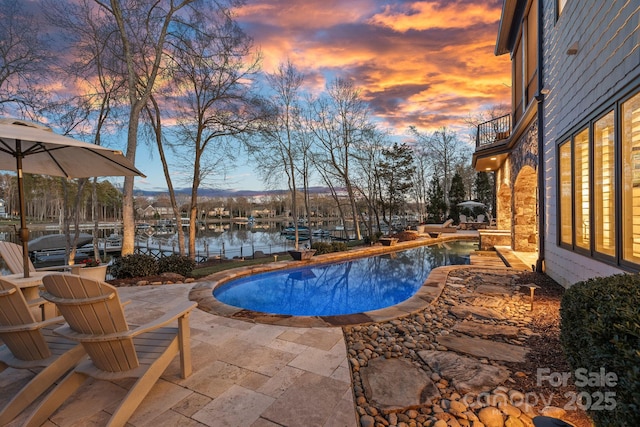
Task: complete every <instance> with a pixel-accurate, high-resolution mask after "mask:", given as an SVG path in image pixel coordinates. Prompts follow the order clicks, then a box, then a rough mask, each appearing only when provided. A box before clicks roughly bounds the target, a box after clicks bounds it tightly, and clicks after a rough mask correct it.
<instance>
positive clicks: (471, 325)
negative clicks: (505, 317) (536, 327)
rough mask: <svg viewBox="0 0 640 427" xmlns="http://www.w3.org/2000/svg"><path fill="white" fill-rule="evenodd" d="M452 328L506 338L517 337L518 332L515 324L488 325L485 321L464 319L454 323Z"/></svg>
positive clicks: (478, 334) (472, 333)
mask: <svg viewBox="0 0 640 427" xmlns="http://www.w3.org/2000/svg"><path fill="white" fill-rule="evenodd" d="M453 330H454V331H456V332H460V333H463V334H467V335H473V336H504V337H507V338H517V337H518V333H519V332H520V330H519V328H518V327H517V326H509V325H488V324H486V323H480V322H474V321H469V320H465V321H464V322H460V323H456V324H455V325H454V326H453Z"/></svg>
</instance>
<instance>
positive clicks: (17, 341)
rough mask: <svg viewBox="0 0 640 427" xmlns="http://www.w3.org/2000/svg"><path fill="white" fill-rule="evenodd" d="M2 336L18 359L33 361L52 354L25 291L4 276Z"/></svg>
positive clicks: (0, 284)
mask: <svg viewBox="0 0 640 427" xmlns="http://www.w3.org/2000/svg"><path fill="white" fill-rule="evenodd" d="M0 339H2V341H3V342H4V343H5V344H6V346H7V347H8V348H9V350H11V353H13V355H14V356H15V357H16V358H17V359H20V360H26V361H32V360H42V359H46V358H48V357H50V356H51V351H50V350H49V345H48V344H47V341H46V340H45V337H44V335H43V334H42V330H41V326H40V325H39V324H38V322H37V321H36V319H35V318H34V317H33V313H32V312H31V309H30V308H29V306H28V304H27V301H26V300H25V298H24V295H23V294H22V291H20V289H19V288H18V287H17V286H16V285H14V284H13V283H11V282H9V281H7V280H4V279H0Z"/></svg>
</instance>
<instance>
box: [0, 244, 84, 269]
mask: <svg viewBox="0 0 640 427" xmlns="http://www.w3.org/2000/svg"><path fill="white" fill-rule="evenodd" d="M0 257H2V259H3V260H4V262H5V264H6V265H7V268H8V269H9V271H11V272H12V273H13V274H24V267H23V260H22V246H20V245H16V244H15V243H11V242H5V241H0ZM28 267H29V275H32V274H33V273H38V272H51V271H62V270H70V271H72V272H74V273H75V272H77V270H76V269H79V268H81V267H82V265H56V266H52V267H43V268H38V269H36V268H35V267H34V266H33V263H32V262H31V260H29V264H28ZM44 274H47V273H42V274H41V276H43V275H44Z"/></svg>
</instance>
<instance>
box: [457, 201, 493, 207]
mask: <svg viewBox="0 0 640 427" xmlns="http://www.w3.org/2000/svg"><path fill="white" fill-rule="evenodd" d="M457 206H460V207H461V208H469V209H473V208H486V206H485V205H484V203H480V202H476V201H475V200H467V201H465V202H460V203H458V205H457Z"/></svg>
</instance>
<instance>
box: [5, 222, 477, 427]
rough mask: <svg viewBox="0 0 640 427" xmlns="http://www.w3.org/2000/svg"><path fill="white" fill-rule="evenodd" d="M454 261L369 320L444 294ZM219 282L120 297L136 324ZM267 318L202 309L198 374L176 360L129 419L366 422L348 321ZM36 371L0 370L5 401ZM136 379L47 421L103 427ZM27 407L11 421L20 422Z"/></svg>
mask: <svg viewBox="0 0 640 427" xmlns="http://www.w3.org/2000/svg"><path fill="white" fill-rule="evenodd" d="M457 234H458V233H457ZM462 234H463V233H459V234H458V235H459V236H460V235H462ZM465 234H466V233H465ZM466 237H473V235H472V234H471V233H469V234H467V235H466ZM424 243H425V242H422V244H424ZM396 249H398V248H396ZM371 250H376V251H377V250H378V249H376V248H371ZM453 268H458V267H457V266H452V267H442V268H439V269H436V270H434V271H433V272H432V273H431V275H430V276H429V279H428V280H427V283H425V287H426V288H429V290H428V292H427V294H425V295H423V296H422V297H419V298H420V299H421V301H413V302H411V303H408V304H407V305H406V306H405V305H399V306H395V307H392V308H389V309H385V310H376V312H381V313H374V315H373V316H372V317H370V320H369V321H379V319H383V318H394V317H401V316H403V315H405V314H406V313H407V312H408V311H415V310H419V307H418V306H417V304H425V303H426V304H428V303H429V301H433V299H434V298H437V296H438V295H439V293H438V292H439V291H438V290H441V289H442V288H443V287H444V285H445V281H446V276H447V274H448V271H450V270H451V269H453ZM213 282H215V281H214V280H212V281H209V280H207V281H206V282H199V283H197V284H196V285H195V286H194V284H193V283H191V284H175V285H165V286H144V287H130V288H119V290H118V292H119V294H120V297H121V299H123V300H130V301H131V303H130V304H129V305H127V306H126V308H125V310H126V313H127V317H128V319H129V320H130V322H131V323H138V324H140V323H143V322H145V321H148V320H151V319H154V318H157V317H159V316H160V315H161V314H162V313H163V312H164V311H165V310H166V309H167V308H168V307H170V306H172V305H174V304H177V303H179V302H180V301H184V300H186V299H188V298H191V299H196V300H197V299H198V298H199V297H201V296H202V295H201V294H200V293H201V292H204V289H207V292H210V290H211V288H212V286H213V285H211V283H213ZM190 295H191V296H190ZM227 307H228V306H227ZM209 311H211V310H209ZM262 320H263V319H262V318H255V317H254V318H251V319H247V318H243V317H242V316H238V315H237V313H231V314H229V313H222V312H220V313H219V314H212V313H211V312H205V311H203V310H200V309H196V310H194V312H193V314H192V316H191V317H190V326H191V348H192V358H193V374H192V375H191V376H190V377H189V378H187V379H181V378H180V376H179V362H178V358H176V359H175V360H174V361H173V362H172V364H171V365H170V366H169V368H168V369H167V370H166V371H165V373H164V374H163V375H162V377H161V379H160V380H159V381H158V382H157V384H156V385H155V386H154V387H153V388H152V390H151V392H150V393H149V395H148V396H147V398H145V399H144V401H143V402H142V404H141V405H140V407H139V408H138V409H137V410H136V412H135V413H134V414H133V416H132V417H131V419H130V420H129V423H128V424H127V425H131V426H154V427H160V426H176V425H180V426H243V427H245V426H252V427H269V426H271V427H275V426H325V427H333V426H348V427H355V426H357V425H359V423H358V422H357V416H356V411H355V405H354V397H353V391H352V384H351V377H350V371H349V365H348V361H347V351H346V345H345V342H344V337H343V333H342V329H341V328H340V327H339V324H340V323H341V322H335V324H334V322H332V321H330V322H326V319H321V320H322V321H323V322H324V323H323V327H317V326H315V324H314V322H315V320H314V322H308V323H310V326H311V327H309V326H306V327H302V326H301V325H297V326H292V325H291V323H288V322H287V321H286V319H282V318H279V319H276V321H274V322H267V323H268V324H265V323H263V322H262ZM330 320H331V319H330ZM343 320H346V319H343ZM31 376H32V374H30V373H25V372H21V371H18V370H13V369H7V370H5V371H4V372H3V373H2V374H0V386H1V387H0V402H2V401H6V399H7V398H8V396H11V395H12V394H13V393H14V392H15V391H16V390H17V389H19V388H20V387H21V386H22V385H23V384H24V383H25V382H26V381H28V379H29V378H31ZM130 386H131V382H130V381H118V382H115V381H114V382H109V381H96V382H91V381H90V382H89V383H87V384H86V385H85V386H83V387H82V389H81V390H79V391H78V392H77V393H76V394H75V395H74V396H72V398H70V399H69V400H68V401H67V402H66V403H65V404H63V406H62V407H61V408H60V409H59V410H58V411H57V412H56V413H54V414H53V415H52V416H51V418H50V419H49V421H48V422H47V423H46V424H45V425H46V426H79V425H83V426H84V425H104V424H105V423H106V420H107V419H108V418H109V414H110V413H111V412H112V411H113V409H114V408H115V406H116V404H117V403H118V402H119V401H120V400H121V399H122V397H123V396H124V395H125V393H126V391H127V390H128V388H129V387H130ZM28 412H29V408H28V409H27V410H26V411H25V413H28ZM25 413H23V414H22V415H21V416H19V417H18V418H16V419H15V420H14V421H13V422H12V423H11V424H9V425H11V426H20V425H22V423H23V421H24V419H25Z"/></svg>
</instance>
